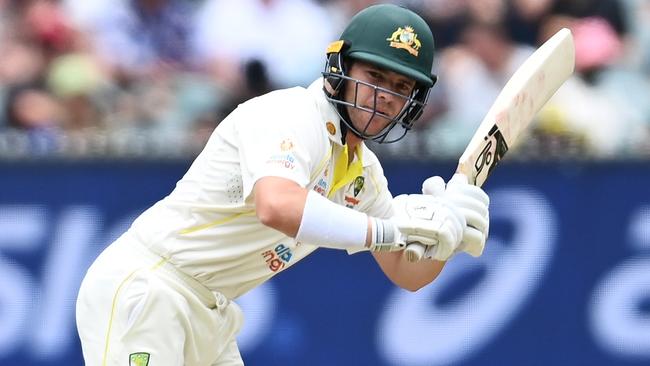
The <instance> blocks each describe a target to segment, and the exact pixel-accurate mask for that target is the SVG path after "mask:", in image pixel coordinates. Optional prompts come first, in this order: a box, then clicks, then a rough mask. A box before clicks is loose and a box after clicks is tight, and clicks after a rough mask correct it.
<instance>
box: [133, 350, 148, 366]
mask: <svg viewBox="0 0 650 366" xmlns="http://www.w3.org/2000/svg"><path fill="white" fill-rule="evenodd" d="M149 356H150V355H149V354H148V353H146V352H137V353H131V354H130V355H129V366H147V365H149Z"/></svg>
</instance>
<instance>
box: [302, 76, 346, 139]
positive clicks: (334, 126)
mask: <svg viewBox="0 0 650 366" xmlns="http://www.w3.org/2000/svg"><path fill="white" fill-rule="evenodd" d="M308 90H309V91H310V92H311V93H312V95H313V96H314V99H315V100H316V105H317V106H318V110H319V111H320V114H321V117H322V123H324V124H325V130H326V131H327V135H328V136H329V138H330V140H332V142H334V143H335V144H337V145H339V146H343V143H342V142H341V118H340V117H339V114H338V112H337V111H336V108H335V107H334V106H333V105H332V103H330V102H329V101H328V100H327V97H326V96H325V92H324V91H323V78H318V79H316V81H314V82H313V83H311V85H310V86H309V88H308Z"/></svg>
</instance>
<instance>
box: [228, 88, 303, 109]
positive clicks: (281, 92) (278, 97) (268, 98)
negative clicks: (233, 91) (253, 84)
mask: <svg viewBox="0 0 650 366" xmlns="http://www.w3.org/2000/svg"><path fill="white" fill-rule="evenodd" d="M310 98H311V96H310V94H309V92H308V90H307V89H306V88H303V87H301V86H296V87H293V88H287V89H278V90H274V91H271V92H268V93H266V94H263V95H260V96H257V97H254V98H251V99H249V100H248V101H246V102H244V103H242V104H241V105H240V106H241V107H243V108H247V107H255V108H258V107H259V106H260V105H263V106H265V107H270V108H273V109H276V108H281V109H284V108H286V104H291V103H295V102H296V101H297V100H298V101H300V102H299V103H298V104H291V106H292V107H293V108H304V107H305V106H306V105H305V104H304V103H303V102H304V101H306V100H308V99H310Z"/></svg>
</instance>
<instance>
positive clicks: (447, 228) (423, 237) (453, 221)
mask: <svg viewBox="0 0 650 366" xmlns="http://www.w3.org/2000/svg"><path fill="white" fill-rule="evenodd" d="M393 206H394V208H395V216H393V217H392V218H391V219H390V220H386V221H388V222H389V223H390V224H393V225H394V229H395V236H396V238H398V239H397V241H401V242H402V243H415V242H417V243H421V244H424V245H426V246H429V247H431V248H435V250H433V251H432V252H431V253H430V255H431V256H432V257H433V258H434V259H437V260H446V259H447V258H449V257H450V256H451V255H453V253H454V251H455V250H456V248H457V247H458V245H459V244H460V241H461V238H462V235H463V227H465V226H466V222H465V218H464V216H463V215H462V213H461V212H460V211H458V210H456V209H455V207H454V206H453V205H451V204H449V203H448V202H447V200H446V199H445V198H444V197H433V196H430V195H420V194H411V195H400V196H397V197H395V198H394V199H393ZM386 221H384V224H385V223H386ZM373 237H374V236H373ZM375 246H377V244H375Z"/></svg>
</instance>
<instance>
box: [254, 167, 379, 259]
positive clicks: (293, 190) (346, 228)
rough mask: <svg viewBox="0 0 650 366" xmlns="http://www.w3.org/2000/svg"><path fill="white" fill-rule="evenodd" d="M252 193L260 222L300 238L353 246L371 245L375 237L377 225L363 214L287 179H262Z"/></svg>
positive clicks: (324, 243)
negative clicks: (253, 193)
mask: <svg viewBox="0 0 650 366" xmlns="http://www.w3.org/2000/svg"><path fill="white" fill-rule="evenodd" d="M255 192H256V197H255V203H256V212H257V216H258V218H259V219H260V221H261V222H262V223H263V224H265V225H266V226H269V227H272V228H274V229H276V230H278V231H281V232H282V233H284V234H286V235H288V236H290V237H293V238H296V239H298V240H299V241H302V242H305V243H309V244H313V245H319V246H323V247H329V248H336V249H354V248H364V247H370V244H371V239H372V238H373V233H374V235H375V237H376V236H377V232H378V230H376V228H377V224H376V223H375V224H373V219H372V218H370V217H368V216H367V215H366V214H365V213H362V212H358V211H355V210H352V209H350V208H347V207H344V206H341V205H338V204H336V203H334V202H331V201H329V200H328V199H326V198H324V197H321V196H319V195H318V194H316V193H314V192H310V191H309V190H307V189H305V188H302V187H300V186H299V185H297V184H296V183H294V182H290V181H288V180H286V179H282V178H276V177H266V178H262V179H260V181H259V182H258V183H256V186H255ZM380 224H381V223H380ZM379 226H380V227H381V228H383V226H381V225H379ZM373 228H375V230H373ZM379 237H380V238H383V236H382V235H379Z"/></svg>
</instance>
